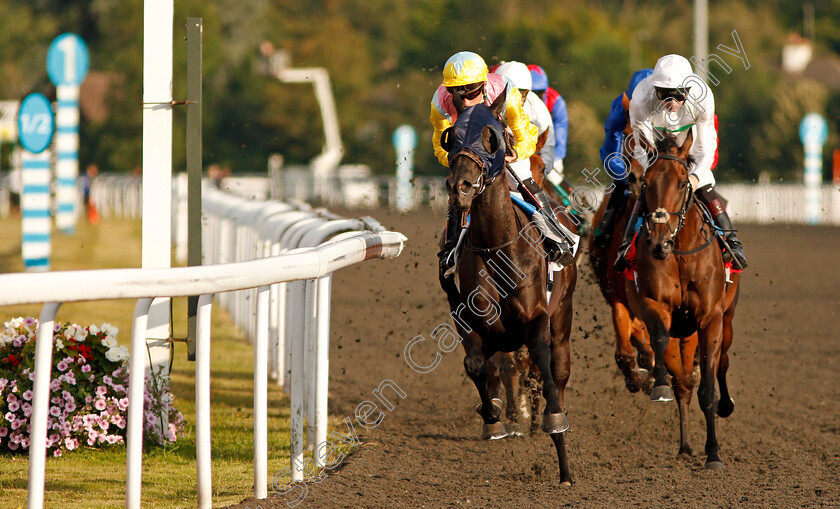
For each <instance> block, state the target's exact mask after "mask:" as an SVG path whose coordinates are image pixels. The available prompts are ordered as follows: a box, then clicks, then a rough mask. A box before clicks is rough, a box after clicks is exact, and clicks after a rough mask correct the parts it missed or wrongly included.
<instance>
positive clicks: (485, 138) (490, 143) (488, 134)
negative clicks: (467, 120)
mask: <svg viewBox="0 0 840 509" xmlns="http://www.w3.org/2000/svg"><path fill="white" fill-rule="evenodd" d="M481 143H482V145H484V149H485V150H486V151H487V153H488V154H495V153H496V151H497V150H499V145H501V140H500V139H499V134H498V133H497V132H496V130H495V129H490V126H484V129H482V130H481Z"/></svg>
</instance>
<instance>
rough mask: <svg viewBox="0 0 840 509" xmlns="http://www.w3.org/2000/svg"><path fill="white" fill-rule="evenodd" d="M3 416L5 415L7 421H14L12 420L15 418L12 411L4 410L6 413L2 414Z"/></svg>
mask: <svg viewBox="0 0 840 509" xmlns="http://www.w3.org/2000/svg"><path fill="white" fill-rule="evenodd" d="M3 417H5V418H6V420H7V421H9V422H14V420H15V414H14V412H6V415H4V416H3Z"/></svg>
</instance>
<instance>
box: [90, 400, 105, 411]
mask: <svg viewBox="0 0 840 509" xmlns="http://www.w3.org/2000/svg"><path fill="white" fill-rule="evenodd" d="M106 406H107V405H106V404H105V400H104V399H101V398H98V399H97V400H96V401H95V402H94V403H93V407H94V408H96V409H97V410H105V407H106Z"/></svg>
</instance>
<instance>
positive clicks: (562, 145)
mask: <svg viewBox="0 0 840 509" xmlns="http://www.w3.org/2000/svg"><path fill="white" fill-rule="evenodd" d="M551 119H552V120H553V122H554V157H555V158H557V159H565V158H566V141H567V139H568V136H569V111H568V110H567V109H566V101H564V100H563V98H562V97H561V96H557V100H556V101H554V106H553V107H552V108H551Z"/></svg>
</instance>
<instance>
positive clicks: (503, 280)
mask: <svg viewBox="0 0 840 509" xmlns="http://www.w3.org/2000/svg"><path fill="white" fill-rule="evenodd" d="M455 106H456V109H457V111H458V118H457V120H456V122H455V123H454V125H453V126H452V127H451V128H450V129H449V130H447V131H446V132H445V133H444V140H443V146H444V148H445V149H446V150H448V151H449V154H450V157H449V160H450V165H449V166H450V171H449V176H448V178H447V180H446V187H447V190H448V192H449V200H450V204H451V205H453V206H455V207H456V208H457V209H458V210H461V211H469V212H470V218H471V222H470V227H469V233H468V238H467V240H466V242H465V247H464V249H462V251H461V253H460V257H459V261H458V273H457V277H449V278H446V277H443V276H441V278H440V282H441V286H442V288H443V289H444V291H445V292H446V294H447V298H448V300H449V305H450V308H451V310H452V316H453V318H454V320H455V324H456V328H457V330H458V333H459V335H460V337H461V338H462V345H463V347H464V350H465V353H466V356H465V358H464V368H465V369H466V372H467V374H468V375H469V377H470V379H471V380H472V381H473V383H474V384H475V386H476V389H477V390H478V393H479V397H480V399H481V403H480V405H479V407H478V408H477V411H478V413H479V414H480V415H481V417H482V419H483V421H484V425H483V432H482V437H483V438H486V439H492V438H501V437H503V436H505V435H506V431H505V428H504V425H503V424H502V423H501V421H500V420H499V417H500V413H501V407H500V406H499V405H498V404H497V403H495V402H494V401H492V398H491V395H490V391H489V390H488V380H487V378H488V377H487V372H488V369H487V359H489V358H490V357H492V356H493V355H494V354H495V353H496V352H514V351H516V350H518V349H519V348H521V347H522V346H523V345H525V346H526V347H527V348H528V352H529V354H530V357H531V359H532V360H533V362H534V364H536V366H537V367H538V368H539V372H540V375H541V379H542V386H543V391H542V394H543V397H544V398H545V411H544V412H543V416H542V430H543V431H545V432H547V433H549V434H550V435H551V438H552V441H553V442H554V446H555V448H556V450H557V458H558V463H559V467H560V481H561V483H562V484H570V483H571V481H572V477H571V472H570V470H569V463H568V456H567V453H566V442H565V434H564V432H565V431H566V430H567V429H568V427H569V424H568V420H567V418H566V405H565V400H564V392H565V387H566V383H567V382H568V379H569V372H570V371H569V370H570V345H569V338H570V335H571V319H572V292H573V291H574V288H575V284H576V281H577V267H576V266H575V265H574V264H572V265H570V266H568V267H564V268H563V270H561V271H560V272H559V273H556V274H555V284H554V290H553V292H552V297H551V302H548V300H547V299H546V293H545V289H546V281H547V276H548V264H547V262H546V259H545V256H546V254H545V251H544V250H543V247H542V239H543V236H542V234H541V233H540V232H539V230H538V229H537V228H536V225H534V224H533V223H530V222H529V220H528V217H527V216H526V215H525V214H524V213H523V212H522V211H521V210H519V209H518V208H514V206H513V205H512V203H511V199H510V194H509V189H508V183H507V180H506V178H505V177H506V176H505V174H504V166H503V165H504V153H505V141H504V137H503V134H502V133H503V126H502V124H501V123H500V122H499V120H498V118H499V113H500V112H501V109H502V107H503V106H504V97H503V96H500V97H499V99H497V100H496V101H495V102H494V103H493V105H492V106H490V107H487V106H485V105H483V104H480V105H477V106H472V107H470V108H466V109H465V108H464V106H463V104H462V103H461V102H460V100H459V99H458V98H457V96H456V97H455ZM564 221H566V222H568V223H569V224H566V226H567V227H570V228H571V227H572V225H571V223H570V222H569V221H568V220H567V219H565V218H564ZM456 278H457V282H458V285H456V282H455V280H456Z"/></svg>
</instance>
